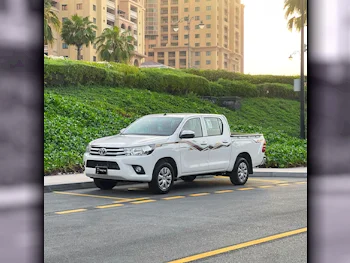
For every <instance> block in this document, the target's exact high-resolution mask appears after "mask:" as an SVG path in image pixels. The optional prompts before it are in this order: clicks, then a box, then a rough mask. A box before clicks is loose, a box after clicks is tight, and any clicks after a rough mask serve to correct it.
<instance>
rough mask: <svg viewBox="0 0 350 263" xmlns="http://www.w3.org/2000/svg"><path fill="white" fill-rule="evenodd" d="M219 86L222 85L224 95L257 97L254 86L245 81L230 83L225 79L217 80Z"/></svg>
mask: <svg viewBox="0 0 350 263" xmlns="http://www.w3.org/2000/svg"><path fill="white" fill-rule="evenodd" d="M218 84H219V85H222V86H223V88H224V90H225V95H228V96H240V97H247V98H249V97H257V96H258V91H257V89H256V86H255V85H253V84H251V83H249V82H247V81H239V80H236V81H230V80H227V79H219V81H218Z"/></svg>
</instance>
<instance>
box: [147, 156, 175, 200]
mask: <svg viewBox="0 0 350 263" xmlns="http://www.w3.org/2000/svg"><path fill="white" fill-rule="evenodd" d="M173 183H174V168H173V166H172V165H171V164H170V163H168V162H166V161H161V162H159V163H158V164H157V165H156V167H155V168H154V171H153V175H152V181H151V182H150V183H148V185H149V188H150V189H151V191H152V192H153V193H155V194H166V193H168V192H169V191H170V189H171V187H172V186H173Z"/></svg>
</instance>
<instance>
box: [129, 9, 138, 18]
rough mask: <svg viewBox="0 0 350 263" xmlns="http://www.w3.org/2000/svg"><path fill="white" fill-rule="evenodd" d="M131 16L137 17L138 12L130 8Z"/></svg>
mask: <svg viewBox="0 0 350 263" xmlns="http://www.w3.org/2000/svg"><path fill="white" fill-rule="evenodd" d="M130 17H133V18H137V12H135V11H132V10H130Z"/></svg>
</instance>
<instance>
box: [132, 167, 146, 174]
mask: <svg viewBox="0 0 350 263" xmlns="http://www.w3.org/2000/svg"><path fill="white" fill-rule="evenodd" d="M132 167H133V168H134V170H135V172H136V173H137V174H145V171H144V170H143V168H142V166H139V165H133V166H132Z"/></svg>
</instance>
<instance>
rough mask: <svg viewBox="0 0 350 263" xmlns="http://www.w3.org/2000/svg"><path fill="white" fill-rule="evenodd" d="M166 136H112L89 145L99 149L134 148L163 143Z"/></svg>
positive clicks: (166, 139)
mask: <svg viewBox="0 0 350 263" xmlns="http://www.w3.org/2000/svg"><path fill="white" fill-rule="evenodd" d="M168 139H169V137H168V136H142V135H119V134H118V135H114V136H108V137H103V138H100V139H97V140H94V141H92V142H91V143H90V144H91V145H93V146H100V147H122V148H124V147H136V146H144V145H150V144H158V143H165V142H167V141H168Z"/></svg>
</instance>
